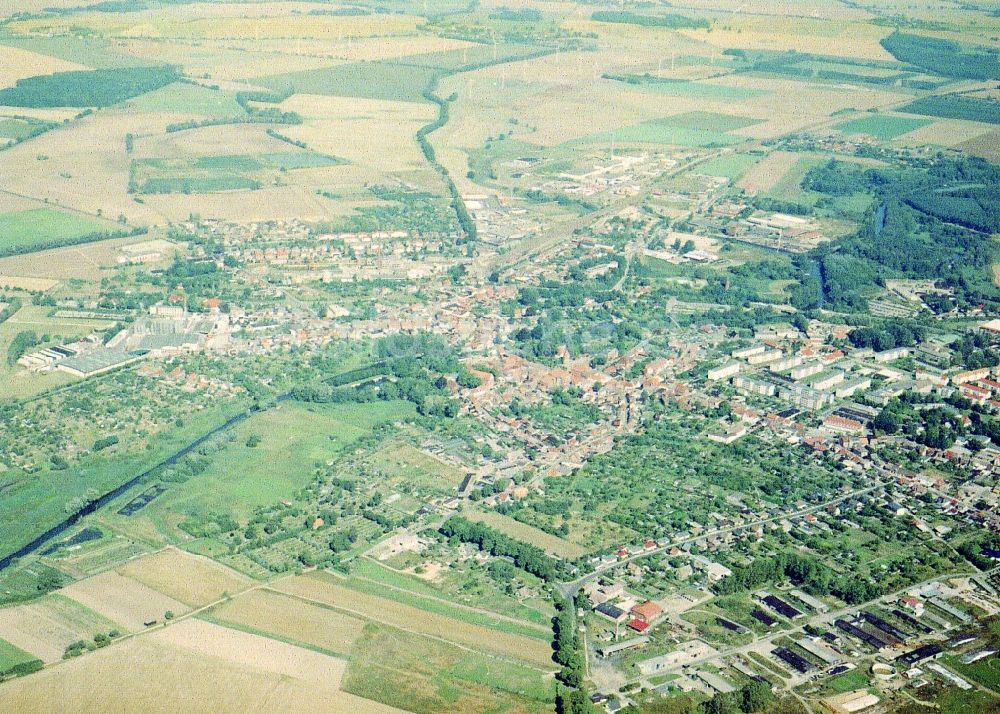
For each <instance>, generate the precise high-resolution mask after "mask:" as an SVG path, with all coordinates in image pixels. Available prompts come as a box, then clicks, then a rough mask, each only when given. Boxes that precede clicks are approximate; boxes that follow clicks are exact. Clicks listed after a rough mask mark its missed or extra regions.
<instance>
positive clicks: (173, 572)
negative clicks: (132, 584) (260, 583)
mask: <svg viewBox="0 0 1000 714" xmlns="http://www.w3.org/2000/svg"><path fill="white" fill-rule="evenodd" d="M118 572H119V573H120V574H121V575H124V576H125V577H128V578H132V579H133V580H137V581H138V582H140V583H142V584H143V585H148V586H149V587H151V588H153V589H154V590H157V591H159V592H161V593H163V594H164V595H168V596H169V597H172V598H174V599H176V600H179V601H181V602H183V603H184V604H185V605H190V606H191V607H204V606H205V605H208V604H209V603H212V602H215V601H216V600H219V599H221V598H222V597H224V596H225V595H226V594H227V593H228V594H230V595H234V594H236V593H238V592H240V591H241V590H245V589H246V588H247V587H248V586H250V585H251V584H252V583H253V581H252V580H250V578H248V577H246V576H245V575H241V574H240V573H237V572H235V571H233V570H230V569H229V568H226V567H225V566H222V565H219V564H218V563H216V562H214V561H211V560H209V559H208V558H204V557H202V556H198V555H192V554H191V553H185V552H184V551H181V550H177V549H176V548H165V549H164V550H161V551H159V552H157V553H152V554H151V555H147V556H143V557H142V558H139V559H137V560H132V561H130V562H129V563H127V564H126V565H125V566H124V567H123V568H120V569H119V570H118Z"/></svg>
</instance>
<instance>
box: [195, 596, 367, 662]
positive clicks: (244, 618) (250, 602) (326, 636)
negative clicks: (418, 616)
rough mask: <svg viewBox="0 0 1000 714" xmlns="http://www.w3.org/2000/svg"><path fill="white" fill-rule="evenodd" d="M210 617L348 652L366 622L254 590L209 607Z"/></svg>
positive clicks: (329, 649)
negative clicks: (210, 608) (214, 606)
mask: <svg viewBox="0 0 1000 714" xmlns="http://www.w3.org/2000/svg"><path fill="white" fill-rule="evenodd" d="M212 618H213V619H217V620H221V621H223V622H226V623H231V624H233V625H237V626H240V627H247V628H251V629H252V630H256V631H260V632H266V633H268V634H271V635H275V636H277V637H280V638H283V639H288V640H293V641H295V642H301V643H303V644H307V645H312V646H314V647H320V648H322V649H324V650H327V651H329V652H333V653H337V654H344V655H346V654H348V653H349V652H350V651H351V646H352V645H353V644H354V642H355V640H357V639H358V637H360V636H361V630H362V629H363V628H364V626H365V621H364V620H360V619H358V618H355V617H351V616H349V615H344V614H341V613H339V612H335V611H333V610H330V609H328V608H324V607H321V606H319V605H312V604H310V603H307V602H303V601H302V600H297V599H295V598H293V597H290V596H288V595H283V594H281V593H277V592H273V591H271V590H254V591H252V592H249V593H246V594H244V595H240V596H239V597H236V598H233V599H232V600H229V601H227V602H225V603H223V604H222V605H219V606H218V607H216V608H214V609H213V610H212Z"/></svg>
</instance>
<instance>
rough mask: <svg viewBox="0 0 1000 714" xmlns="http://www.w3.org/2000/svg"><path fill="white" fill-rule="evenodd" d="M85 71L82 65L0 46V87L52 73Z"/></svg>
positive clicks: (10, 85)
mask: <svg viewBox="0 0 1000 714" xmlns="http://www.w3.org/2000/svg"><path fill="white" fill-rule="evenodd" d="M79 69H87V68H86V67H84V66H83V65H82V64H76V63H75V62H67V61H66V60H61V59H57V58H56V57H50V56H49V55H43V54H39V53H37V52H32V51H30V50H22V49H20V48H17V47H9V46H7V45H0V87H12V86H14V84H16V83H17V80H19V79H24V78H25V77H34V76H36V75H39V74H52V73H53V72H72V71H73V70H79Z"/></svg>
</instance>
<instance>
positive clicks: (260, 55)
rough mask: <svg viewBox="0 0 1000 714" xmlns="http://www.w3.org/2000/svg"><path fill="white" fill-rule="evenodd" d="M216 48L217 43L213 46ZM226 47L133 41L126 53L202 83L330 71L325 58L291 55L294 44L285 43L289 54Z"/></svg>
mask: <svg viewBox="0 0 1000 714" xmlns="http://www.w3.org/2000/svg"><path fill="white" fill-rule="evenodd" d="M213 44H214V43H213ZM225 44H226V45H227V46H225V47H223V46H206V44H205V43H203V42H162V41H156V40H145V39H143V40H131V41H129V42H128V43H127V44H126V45H125V50H126V51H127V52H128V53H129V54H131V55H135V56H137V57H143V58H147V59H149V60H150V61H156V62H168V63H170V64H177V65H183V66H184V69H185V71H186V72H187V73H188V74H189V75H191V76H193V77H198V78H200V79H211V80H223V81H225V80H239V79H253V78H256V77H266V76H268V75H272V74H284V73H286V72H300V71H303V70H310V69H319V68H320V67H329V66H330V65H331V64H332V63H331V61H330V59H329V58H327V57H326V56H311V55H306V54H299V53H298V52H294V53H293V52H291V51H288V50H295V49H296V48H295V45H294V44H289V43H287V42H286V43H285V45H284V49H285V50H286V51H270V52H262V51H261V48H259V47H252V46H248V47H246V48H245V49H232V48H231V47H229V46H228V45H229V43H225Z"/></svg>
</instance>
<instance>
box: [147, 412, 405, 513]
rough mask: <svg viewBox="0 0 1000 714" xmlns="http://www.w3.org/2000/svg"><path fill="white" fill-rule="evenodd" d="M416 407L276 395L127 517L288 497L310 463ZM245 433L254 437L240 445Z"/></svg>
mask: <svg viewBox="0 0 1000 714" xmlns="http://www.w3.org/2000/svg"><path fill="white" fill-rule="evenodd" d="M415 414H416V409H415V407H414V406H413V404H411V403H410V402H403V401H396V402H372V403H368V404H336V405H333V404H303V403H299V402H284V403H282V404H280V405H278V406H277V407H275V408H273V409H269V410H267V411H263V412H259V413H257V414H254V415H253V416H251V417H250V418H249V419H247V420H246V421H243V422H242V423H240V424H238V425H237V426H235V427H233V428H232V430H231V431H230V432H229V434H230V435H231V437H232V440H231V441H230V442H229V443H228V445H226V446H225V447H224V448H223V449H222V450H220V451H216V452H214V453H212V454H210V455H209V459H210V463H209V465H208V468H207V469H206V470H205V471H204V472H202V473H201V474H199V475H198V476H195V477H193V478H191V479H189V480H188V481H185V482H184V483H181V484H176V485H171V487H170V488H169V489H168V490H167V491H166V492H165V493H163V494H162V495H161V496H159V497H157V498H156V499H154V500H153V501H152V502H150V504H149V505H148V506H146V507H145V508H143V509H142V510H140V511H139V512H138V513H136V514H135V516H134V518H140V519H151V520H153V521H154V522H155V523H170V522H173V521H176V517H177V516H199V515H205V514H207V513H209V512H222V513H230V514H233V515H234V516H236V517H237V518H241V519H246V518H247V517H249V515H250V513H251V512H252V510H253V509H254V508H255V507H256V506H263V505H270V504H274V503H276V502H278V501H279V500H281V499H284V498H290V497H291V496H292V495H293V494H294V493H295V491H297V490H298V489H300V488H302V487H304V486H306V485H308V484H309V483H310V482H311V480H312V477H313V469H314V468H315V465H316V464H317V463H322V462H325V461H326V460H328V459H329V458H331V457H332V456H333V455H335V454H336V453H338V452H339V451H340V450H341V449H342V448H343V447H344V446H346V445H348V444H350V443H351V442H352V441H354V440H355V439H357V438H358V437H361V436H364V435H365V434H367V433H368V432H369V430H370V429H371V427H372V426H374V425H375V424H379V423H382V422H385V421H397V420H402V419H407V418H410V417H412V416H414V415H415ZM250 436H257V437H260V443H259V444H258V445H257V446H254V447H250V446H247V440H248V439H249V438H250Z"/></svg>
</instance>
